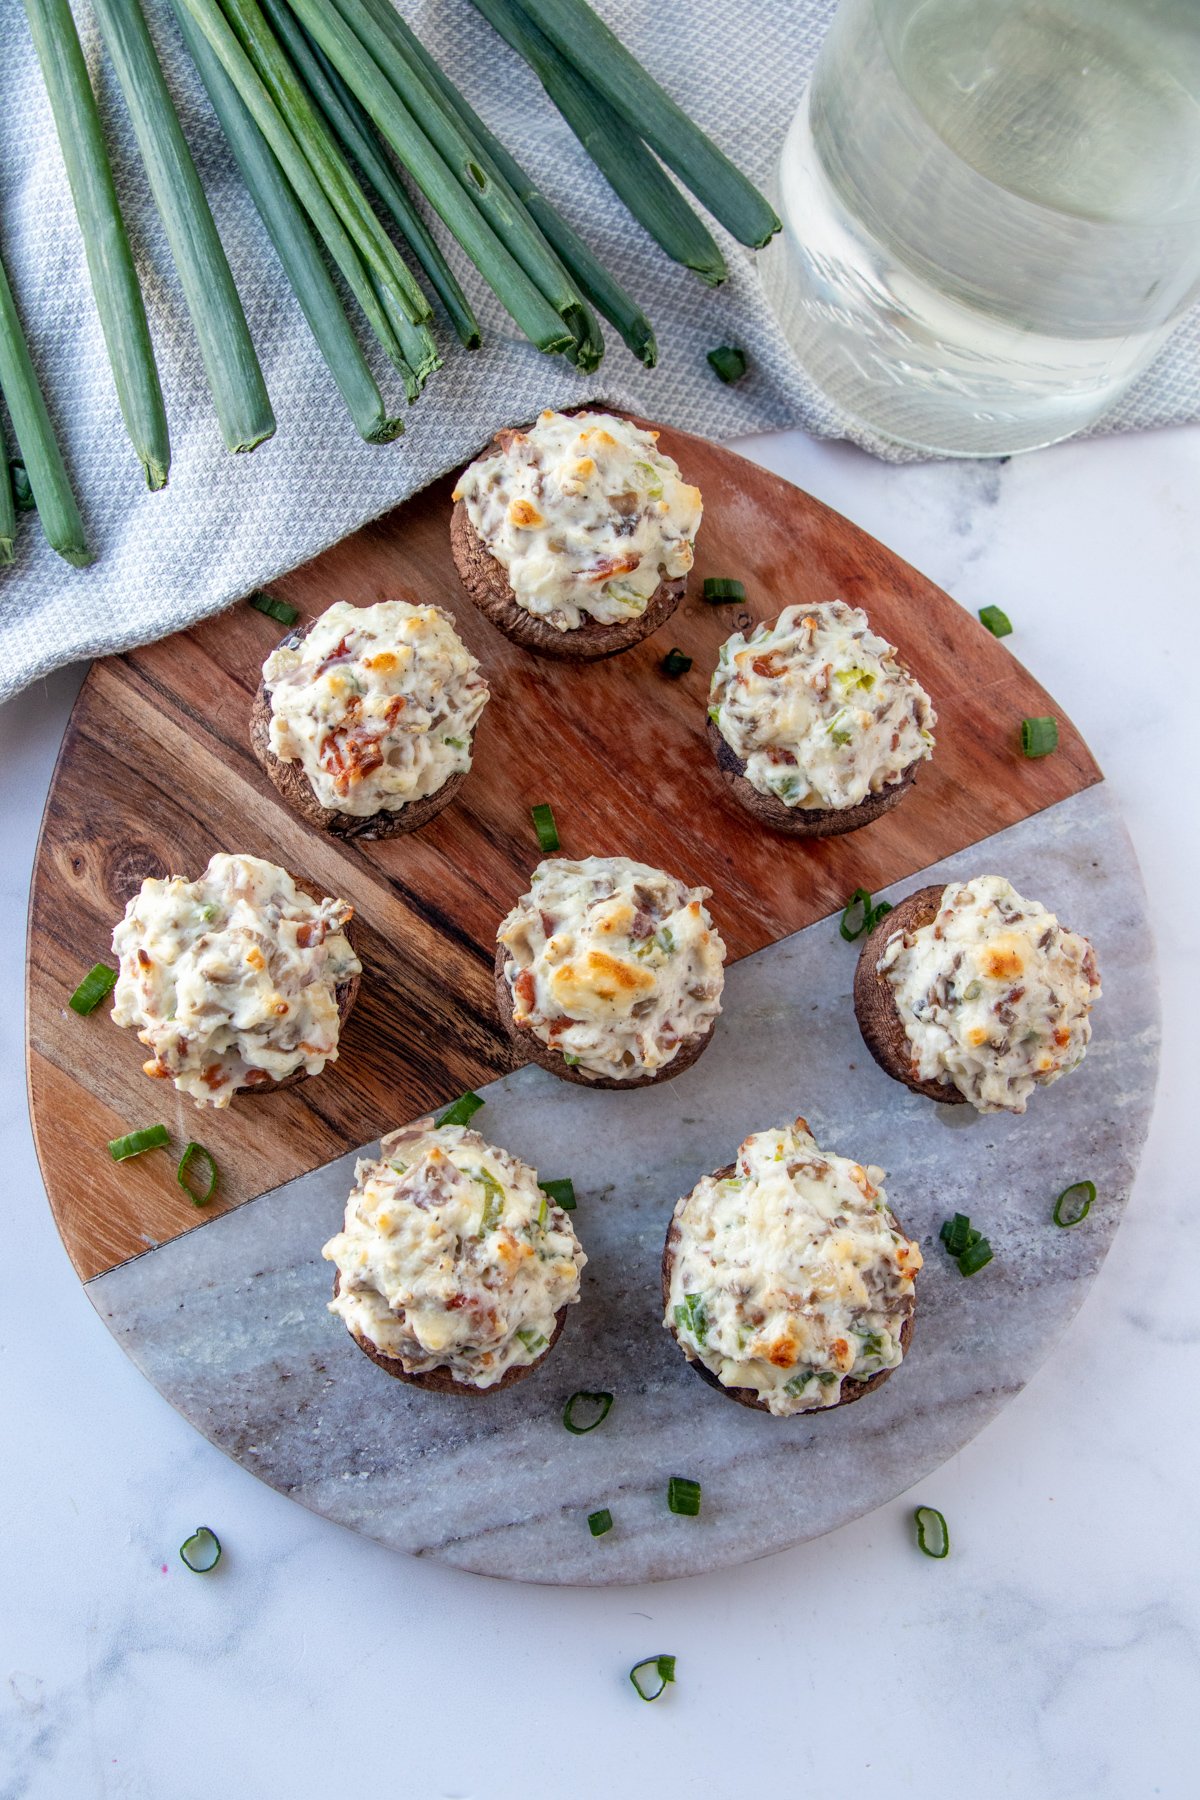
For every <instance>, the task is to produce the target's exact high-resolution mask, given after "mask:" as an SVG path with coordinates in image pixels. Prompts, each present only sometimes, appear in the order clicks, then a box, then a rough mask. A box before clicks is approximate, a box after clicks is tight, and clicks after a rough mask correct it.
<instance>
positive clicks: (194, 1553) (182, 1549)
mask: <svg viewBox="0 0 1200 1800" xmlns="http://www.w3.org/2000/svg"><path fill="white" fill-rule="evenodd" d="M179 1560H180V1561H181V1562H182V1564H183V1566H184V1568H185V1569H190V1570H191V1571H192V1574H193V1575H208V1574H211V1572H212V1571H213V1569H215V1568H216V1566H217V1564H218V1563H219V1562H220V1560H221V1540H220V1538H219V1537H218V1536H217V1534H216V1532H215V1531H210V1530H209V1528H208V1526H207V1525H198V1526H197V1527H196V1529H195V1531H193V1533H192V1535H191V1537H190V1538H184V1540H183V1542H182V1544H180V1546H179Z"/></svg>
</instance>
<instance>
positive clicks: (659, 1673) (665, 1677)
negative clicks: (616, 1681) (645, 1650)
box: [629, 1656, 675, 1700]
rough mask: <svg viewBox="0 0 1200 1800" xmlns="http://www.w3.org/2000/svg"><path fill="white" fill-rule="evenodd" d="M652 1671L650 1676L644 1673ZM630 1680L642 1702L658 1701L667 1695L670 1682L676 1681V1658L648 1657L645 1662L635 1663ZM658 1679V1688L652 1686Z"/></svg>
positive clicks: (630, 1672) (630, 1673)
mask: <svg viewBox="0 0 1200 1800" xmlns="http://www.w3.org/2000/svg"><path fill="white" fill-rule="evenodd" d="M647 1669H649V1670H652V1671H653V1673H652V1674H651V1675H649V1676H647V1675H645V1674H644V1673H643V1671H645V1670H647ZM629 1679H630V1681H632V1683H633V1685H634V1687H635V1688H636V1689H637V1694H638V1698H639V1699H640V1700H657V1699H658V1696H659V1695H660V1694H662V1693H665V1691H666V1688H667V1684H668V1682H671V1681H674V1679H675V1658H674V1657H673V1656H648V1657H647V1658H646V1660H645V1662H640V1663H635V1664H634V1665H633V1668H632V1669H630V1671H629ZM655 1679H657V1682H658V1686H657V1687H655V1686H653V1685H651V1684H652V1683H653V1682H654V1681H655Z"/></svg>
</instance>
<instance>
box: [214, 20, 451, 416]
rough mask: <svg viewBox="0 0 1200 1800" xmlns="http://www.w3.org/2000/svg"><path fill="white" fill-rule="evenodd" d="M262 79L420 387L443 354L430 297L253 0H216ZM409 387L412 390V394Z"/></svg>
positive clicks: (437, 366) (417, 385)
mask: <svg viewBox="0 0 1200 1800" xmlns="http://www.w3.org/2000/svg"><path fill="white" fill-rule="evenodd" d="M221 4H222V7H223V9H224V12H225V15H226V17H227V18H228V20H229V21H230V23H231V24H232V26H233V28H234V30H235V31H236V33H237V35H238V37H239V38H240V39H241V42H242V46H243V48H244V49H245V51H246V53H247V55H248V56H249V58H250V60H251V62H252V63H253V65H254V67H255V70H256V71H257V73H258V75H259V78H260V79H261V81H262V83H263V86H264V87H265V88H266V90H267V92H268V94H269V95H270V97H271V99H272V100H273V101H274V102H275V105H276V107H277V108H278V110H279V112H280V114H281V116H282V117H283V118H284V119H286V120H287V122H288V125H289V127H290V128H291V131H292V135H293V137H294V138H295V141H296V142H297V143H298V144H299V146H300V148H301V150H302V151H303V153H304V155H305V157H306V158H307V160H308V164H309V167H310V168H311V169H312V172H313V174H314V175H315V176H316V178H317V180H318V181H319V182H320V184H321V186H322V187H323V188H324V190H325V193H326V196H327V197H328V199H329V201H330V202H331V204H332V205H333V207H334V209H335V210H336V212H337V214H338V217H339V218H340V219H341V221H342V224H343V225H344V226H345V228H346V230H347V231H348V232H349V234H350V237H351V239H352V240H353V242H354V244H355V245H356V247H357V249H358V252H359V254H360V256H361V257H362V260H363V263H364V264H365V266H366V269H367V272H368V274H369V276H370V279H371V283H372V285H373V287H374V289H375V292H376V294H377V295H378V297H379V302H380V305H381V306H382V308H383V311H384V312H385V314H386V315H387V318H388V321H389V323H390V325H391V328H392V331H393V333H394V335H395V337H396V341H397V342H398V344H399V345H400V348H401V351H402V352H403V355H404V360H405V363H406V364H407V366H408V368H409V370H410V371H411V374H412V376H413V378H414V381H415V392H419V391H420V388H421V386H422V385H423V384H424V382H425V379H426V377H427V376H429V375H430V374H432V373H433V371H434V370H435V369H437V368H439V367H440V365H441V358H440V356H439V355H438V351H437V346H436V344H435V343H434V341H433V334H432V333H431V332H430V330H429V329H428V322H429V320H430V319H431V318H432V317H433V312H432V309H431V307H430V304H429V301H428V300H427V299H426V297H425V295H424V294H423V293H422V291H421V289H420V287H419V286H418V285H417V282H416V279H415V277H414V276H413V274H412V271H411V270H410V269H409V267H408V265H407V263H405V261H404V259H403V257H402V256H401V255H400V252H399V251H398V250H397V248H396V246H395V244H393V242H392V240H391V238H389V236H388V235H387V232H386V231H385V230H384V229H383V226H382V225H381V224H380V222H379V220H378V218H377V217H376V215H375V212H374V210H373V209H372V207H371V205H370V203H369V201H368V200H367V197H366V195H365V194H364V193H363V191H362V188H361V186H360V185H359V183H358V180H357V179H356V177H355V175H354V171H353V170H352V169H351V167H350V165H349V163H348V162H347V161H346V158H345V156H344V155H343V153H342V151H341V149H340V147H339V145H338V143H337V140H336V138H335V137H334V135H333V133H332V132H331V131H330V129H329V127H328V125H327V124H326V123H325V120H324V118H323V117H322V116H321V114H320V113H319V112H318V111H317V108H316V106H315V104H314V102H313V100H312V98H311V96H310V95H309V92H308V90H307V88H306V87H305V86H304V84H303V82H302V81H301V80H300V78H299V76H298V75H297V73H296V70H295V69H294V68H293V66H292V64H291V62H290V60H289V59H288V56H287V54H286V52H285V51H284V49H283V47H282V46H281V44H280V43H279V40H278V38H276V36H275V34H274V33H273V31H272V30H271V28H270V26H269V25H268V23H267V21H266V19H265V18H264V17H263V13H262V9H261V8H260V7H259V5H258V0H221ZM411 397H414V394H413V393H412V392H410V398H411Z"/></svg>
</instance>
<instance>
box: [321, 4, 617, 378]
mask: <svg viewBox="0 0 1200 1800" xmlns="http://www.w3.org/2000/svg"><path fill="white" fill-rule="evenodd" d="M335 4H336V5H337V6H338V7H339V9H340V10H341V12H342V14H343V16H344V17H345V19H346V21H347V23H348V24H349V25H350V26H351V27H352V28H353V29H354V30H356V31H357V32H358V35H359V38H360V39H361V40H363V41H364V42H367V40H368V39H369V43H370V48H371V49H372V51H373V53H374V55H375V57H376V60H377V62H379V65H380V67H381V68H382V69H383V71H384V73H385V74H386V75H387V76H388V78H389V79H390V80H391V82H392V85H393V87H394V88H395V89H396V92H397V93H398V94H399V95H400V96H401V98H402V99H404V101H405V102H406V103H407V104H408V106H409V107H410V109H411V108H413V107H415V105H416V104H417V103H418V101H420V102H422V103H423V104H424V106H425V108H426V112H425V115H424V118H423V122H424V123H426V128H427V130H428V131H429V134H430V136H431V138H432V139H433V141H434V143H435V144H436V146H437V148H438V149H440V150H441V152H442V155H443V156H444V157H445V158H446V160H447V162H448V163H449V164H450V166H451V167H453V168H456V169H462V168H463V167H464V166H465V167H466V170H467V173H468V175H469V177H470V179H469V180H468V181H466V182H465V184H464V185H465V186H466V191H467V193H468V194H469V195H470V197H471V199H472V200H474V201H475V203H476V205H478V206H479V207H480V209H481V210H482V211H483V212H484V214H485V216H487V217H489V218H490V219H491V221H492V223H493V224H494V225H496V226H497V228H498V229H499V230H500V232H501V235H502V236H504V238H505V241H506V242H507V243H508V244H509V246H510V248H511V249H512V251H513V254H514V255H515V257H516V259H517V261H518V262H519V263H520V264H521V266H522V268H523V269H524V270H525V272H526V274H527V275H528V276H529V278H530V280H531V281H533V282H534V283H535V284H536V285H537V287H538V288H539V289H540V290H541V292H542V293H543V294H544V295H545V297H546V299H547V300H549V302H550V304H551V305H552V306H553V307H554V308H555V310H556V311H557V312H558V313H559V315H560V317H561V318H562V319H563V321H564V323H565V324H567V325H568V326H569V327H570V329H571V332H572V335H573V339H574V343H573V346H570V345H569V346H568V347H567V352H566V353H567V355H568V356H569V357H570V359H571V361H572V362H575V363H577V364H578V365H579V367H580V368H582V369H586V370H592V369H595V368H597V367H598V366H599V363H600V361H601V359H602V357H603V355H604V339H603V336H602V335H601V332H600V328H599V326H598V324H597V323H596V320H595V317H594V315H593V314H592V312H591V310H590V308H589V307H588V305H587V302H586V300H585V298H584V296H583V294H582V293H581V292H580V291H579V288H578V286H577V285H576V283H575V282H574V281H573V280H572V278H571V274H570V272H569V270H568V269H567V268H566V266H565V265H564V263H563V261H562V258H561V257H560V256H559V255H558V254H557V253H556V251H555V250H554V249H553V248H552V246H551V245H550V244H549V242H548V241H547V239H546V237H545V235H544V233H543V232H542V231H541V229H540V227H539V225H538V224H537V222H536V221H535V219H534V218H533V217H532V215H531V214H530V212H529V210H528V208H527V207H526V206H525V205H524V203H523V201H522V200H521V198H520V197H519V195H518V193H517V192H516V190H515V188H514V186H513V184H512V183H511V182H510V181H509V180H508V178H507V176H506V175H505V172H504V170H503V168H502V167H501V166H500V163H499V162H498V161H497V160H496V159H495V158H494V157H493V156H492V155H491V154H490V152H489V147H488V144H487V142H486V141H485V139H486V136H487V134H486V132H483V131H481V130H476V129H475V127H476V126H481V125H482V121H481V120H479V119H478V117H477V115H476V114H475V113H474V112H472V111H471V109H470V108H469V107H468V106H467V103H466V101H465V100H464V99H463V97H462V95H461V94H460V93H459V92H458V89H457V88H456V87H454V85H453V84H452V83H451V82H450V81H448V80H447V78H446V76H445V75H444V74H443V73H442V71H441V69H440V68H439V67H438V65H437V63H436V62H435V61H434V59H433V58H432V57H431V56H430V55H429V54H428V52H427V51H426V49H425V47H424V45H423V44H422V43H421V42H420V40H419V38H417V37H416V35H415V34H414V33H413V32H412V31H410V30H409V28H408V26H407V25H406V24H405V23H404V20H403V19H402V18H401V17H400V15H399V14H398V13H397V11H396V9H395V8H394V7H393V6H392V5H391V0H335ZM464 149H465V152H466V157H467V161H466V163H465V165H464V163H463V152H464ZM507 160H508V161H509V162H511V161H512V159H511V158H508V159H507ZM514 167H515V165H514ZM521 179H522V181H523V182H524V185H525V186H526V187H527V188H529V189H531V188H532V185H533V184H532V183H530V182H528V181H524V178H523V177H522V178H521Z"/></svg>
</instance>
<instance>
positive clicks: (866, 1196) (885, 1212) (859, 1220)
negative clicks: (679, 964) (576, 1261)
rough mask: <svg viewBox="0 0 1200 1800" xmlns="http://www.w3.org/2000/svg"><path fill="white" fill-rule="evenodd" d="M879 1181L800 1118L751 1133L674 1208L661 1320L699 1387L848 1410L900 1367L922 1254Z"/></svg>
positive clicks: (755, 1403) (804, 1407) (744, 1397)
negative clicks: (827, 1147)
mask: <svg viewBox="0 0 1200 1800" xmlns="http://www.w3.org/2000/svg"><path fill="white" fill-rule="evenodd" d="M883 1179H884V1176H883V1170H882V1169H877V1168H875V1167H873V1166H871V1165H867V1166H865V1167H864V1165H863V1164H862V1163H857V1162H852V1161H851V1160H850V1159H849V1158H848V1157H845V1156H835V1155H832V1154H831V1153H829V1152H827V1151H824V1150H820V1149H818V1147H817V1144H816V1141H815V1139H814V1138H813V1135H812V1133H811V1131H810V1130H809V1128H808V1126H807V1124H806V1123H805V1121H804V1120H803V1119H797V1120H796V1122H795V1124H793V1125H785V1126H782V1127H780V1128H779V1129H778V1130H772V1131H758V1132H755V1133H754V1134H753V1136H751V1137H748V1138H747V1139H746V1141H745V1143H744V1144H743V1145H742V1147H741V1149H740V1150H739V1152H738V1159H737V1162H736V1163H731V1164H730V1165H729V1166H728V1167H727V1168H724V1169H718V1170H717V1172H716V1174H715V1175H706V1176H704V1178H703V1180H701V1181H698V1182H697V1183H696V1186H695V1187H694V1188H693V1189H692V1191H691V1193H690V1194H687V1195H685V1196H684V1198H683V1199H682V1200H680V1201H679V1202H678V1204H677V1205H676V1208H675V1212H674V1215H673V1217H672V1219H671V1224H670V1228H669V1230H668V1232H667V1241H666V1246H665V1248H664V1251H663V1261H662V1298H663V1309H664V1311H663V1324H664V1325H665V1327H666V1329H667V1330H668V1331H669V1332H670V1333H671V1335H672V1336H673V1337H674V1339H675V1341H676V1342H677V1344H678V1345H679V1348H680V1349H681V1350H682V1351H683V1354H684V1355H685V1356H686V1357H687V1359H688V1362H689V1363H690V1364H691V1366H692V1368H693V1369H694V1370H695V1371H696V1373H697V1374H698V1375H700V1376H701V1377H702V1378H703V1379H704V1380H705V1381H707V1382H708V1383H709V1385H710V1386H712V1387H715V1388H717V1389H718V1390H719V1391H720V1392H721V1393H723V1394H725V1395H726V1396H727V1398H729V1399H730V1400H737V1401H738V1402H739V1403H740V1404H741V1405H743V1406H751V1407H754V1408H756V1409H757V1410H758V1411H759V1412H768V1413H773V1414H775V1416H776V1417H780V1418H786V1417H787V1416H789V1415H790V1414H793V1413H801V1412H823V1411H827V1410H828V1409H829V1408H831V1407H835V1406H846V1405H849V1404H850V1402H852V1401H854V1400H860V1399H861V1398H862V1397H863V1395H864V1394H867V1393H869V1392H870V1391H871V1390H872V1389H873V1388H876V1387H879V1386H880V1385H881V1384H882V1383H883V1382H885V1381H886V1380H887V1379H888V1377H889V1375H891V1374H892V1372H893V1370H895V1369H897V1368H898V1367H899V1365H900V1363H901V1361H902V1360H903V1357H904V1353H905V1351H906V1350H907V1348H908V1345H909V1342H910V1339H911V1337H912V1321H913V1311H914V1308H915V1306H916V1292H915V1287H914V1282H915V1278H916V1274H917V1271H918V1270H919V1269H920V1267H921V1261H922V1258H921V1252H920V1249H919V1248H918V1246H917V1245H916V1244H915V1243H913V1242H912V1240H911V1239H910V1238H908V1237H906V1236H905V1234H904V1232H903V1231H902V1230H901V1228H900V1226H899V1224H898V1223H897V1220H896V1217H895V1214H894V1213H893V1212H892V1210H891V1208H890V1207H889V1205H888V1201H887V1195H886V1194H885V1193H884V1191H883V1185H882V1184H883Z"/></svg>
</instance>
